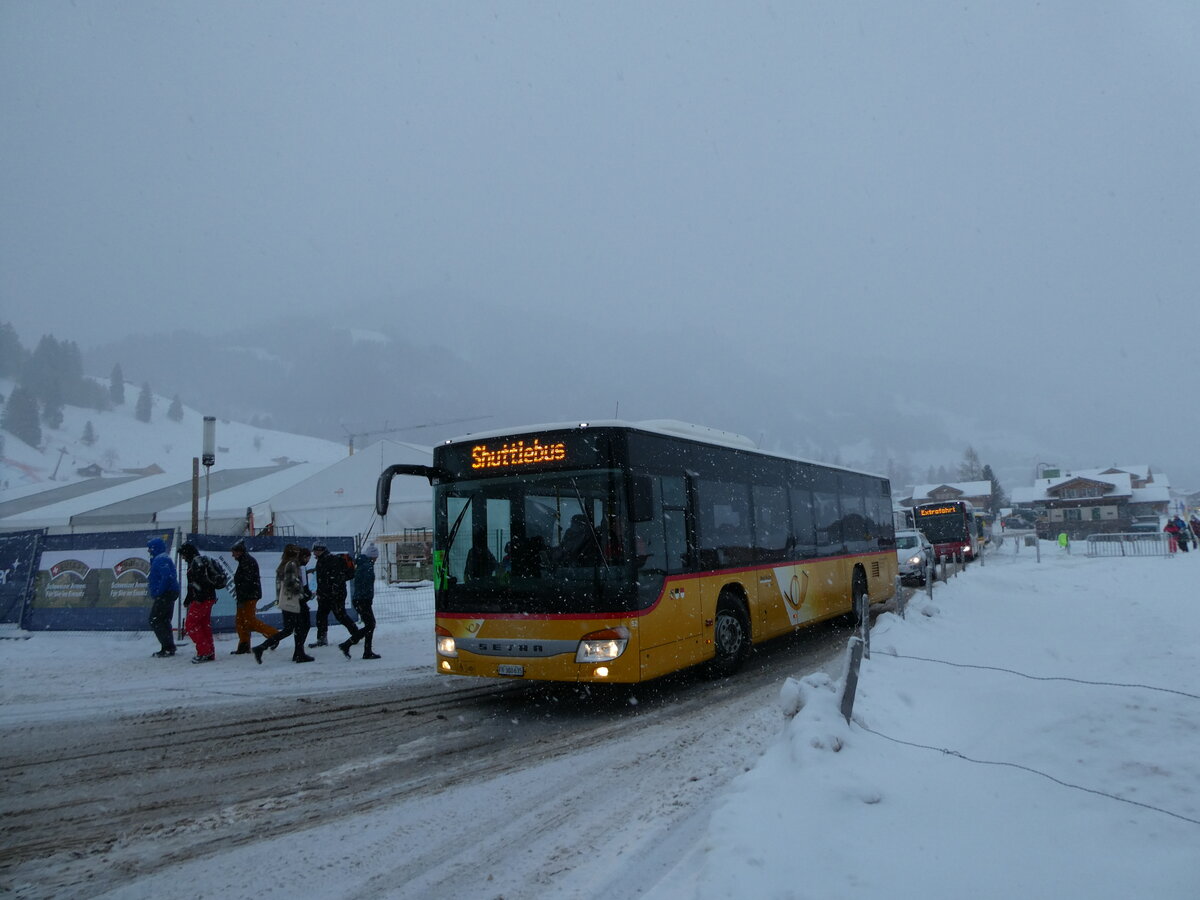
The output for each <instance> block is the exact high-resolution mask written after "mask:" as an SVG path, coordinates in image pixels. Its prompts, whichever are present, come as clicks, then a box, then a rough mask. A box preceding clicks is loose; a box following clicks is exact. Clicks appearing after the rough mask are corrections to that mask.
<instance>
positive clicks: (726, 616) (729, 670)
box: [712, 596, 750, 675]
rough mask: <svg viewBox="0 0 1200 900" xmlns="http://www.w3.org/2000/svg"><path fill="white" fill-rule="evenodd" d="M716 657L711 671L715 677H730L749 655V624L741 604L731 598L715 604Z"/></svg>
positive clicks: (714, 641)
mask: <svg viewBox="0 0 1200 900" xmlns="http://www.w3.org/2000/svg"><path fill="white" fill-rule="evenodd" d="M713 644H714V645H715V648H716V656H715V657H714V659H713V661H712V670H713V672H714V674H716V675H732V674H733V673H734V672H736V671H737V670H738V668H739V667H740V666H741V664H742V662H743V661H744V660H745V659H746V657H747V656H748V655H749V653H750V624H749V622H748V621H747V620H746V611H745V610H744V609H742V604H741V603H739V602H738V601H737V600H735V599H733V598H732V597H727V596H726V597H721V599H720V600H719V601H718V602H717V620H716V622H715V623H714V624H713Z"/></svg>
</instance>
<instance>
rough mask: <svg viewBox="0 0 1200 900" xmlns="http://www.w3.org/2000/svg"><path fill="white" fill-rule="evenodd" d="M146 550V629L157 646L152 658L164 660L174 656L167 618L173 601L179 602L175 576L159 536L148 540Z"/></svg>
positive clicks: (177, 577) (172, 611)
mask: <svg viewBox="0 0 1200 900" xmlns="http://www.w3.org/2000/svg"><path fill="white" fill-rule="evenodd" d="M146 549H147V550H149V551H150V575H149V577H148V578H147V579H146V593H148V594H149V595H150V630H151V631H153V632H154V636H155V637H156V638H158V643H159V644H160V648H159V651H158V652H157V653H155V654H153V655H154V656H155V657H157V658H158V659H166V658H167V657H168V656H174V655H175V637H174V635H173V634H172V631H173V629H172V628H171V616H172V615H173V614H174V612H175V601H176V600H178V599H179V576H178V575H176V574H175V563H173V562H171V556H170V554H168V553H167V542H166V541H164V540H163V539H162V538H160V537H154V538H150V540H149V541H147V542H146Z"/></svg>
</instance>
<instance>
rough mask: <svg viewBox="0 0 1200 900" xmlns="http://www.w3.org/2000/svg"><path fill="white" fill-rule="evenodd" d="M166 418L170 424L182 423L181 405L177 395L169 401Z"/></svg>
mask: <svg viewBox="0 0 1200 900" xmlns="http://www.w3.org/2000/svg"><path fill="white" fill-rule="evenodd" d="M167 418H168V419H170V420H171V421H172V422H182V421H183V403H182V402H180V400H179V395H178V394H176V395H175V396H174V398H172V400H171V408H170V409H168V410H167Z"/></svg>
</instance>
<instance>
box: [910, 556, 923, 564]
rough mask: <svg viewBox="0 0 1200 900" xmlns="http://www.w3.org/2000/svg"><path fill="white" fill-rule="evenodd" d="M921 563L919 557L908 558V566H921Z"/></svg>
mask: <svg viewBox="0 0 1200 900" xmlns="http://www.w3.org/2000/svg"><path fill="white" fill-rule="evenodd" d="M921 562H922V560H921V557H920V556H910V557H909V558H908V564H909V565H910V566H919V565H920V564H921Z"/></svg>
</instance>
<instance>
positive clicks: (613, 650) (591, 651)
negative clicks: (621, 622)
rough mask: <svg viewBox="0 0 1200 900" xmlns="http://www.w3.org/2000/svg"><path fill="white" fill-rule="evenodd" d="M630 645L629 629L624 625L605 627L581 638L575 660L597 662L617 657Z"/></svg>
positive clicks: (578, 661)
mask: <svg viewBox="0 0 1200 900" xmlns="http://www.w3.org/2000/svg"><path fill="white" fill-rule="evenodd" d="M628 645H629V631H628V629H626V628H624V627H623V626H622V627H618V628H603V629H601V630H600V631H593V632H591V633H589V634H585V635H584V636H583V637H582V638H580V639H579V649H577V650H576V651H575V662H577V663H597V662H608V661H609V660H613V659H616V658H617V657H618V656H620V655H621V654H622V653H624V652H625V648H626V647H627V646H628Z"/></svg>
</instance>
